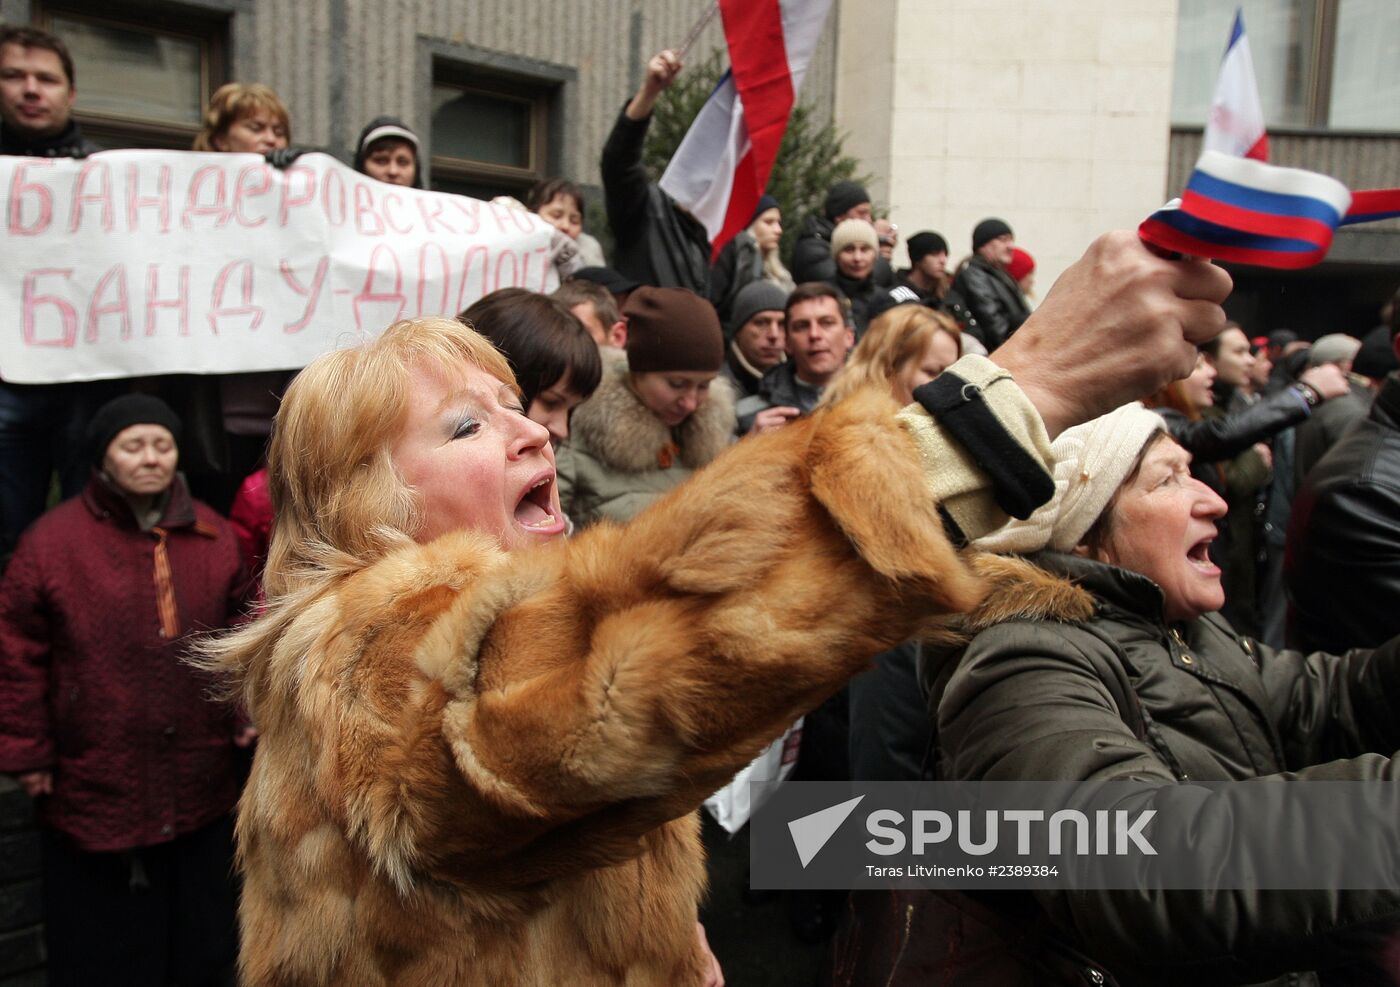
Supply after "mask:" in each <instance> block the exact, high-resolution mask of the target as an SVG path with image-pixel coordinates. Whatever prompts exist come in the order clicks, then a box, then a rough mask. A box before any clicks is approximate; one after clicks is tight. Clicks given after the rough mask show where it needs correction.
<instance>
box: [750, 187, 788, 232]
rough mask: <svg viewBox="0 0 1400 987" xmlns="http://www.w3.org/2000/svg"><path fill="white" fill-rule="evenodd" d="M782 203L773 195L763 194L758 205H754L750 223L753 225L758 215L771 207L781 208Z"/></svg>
mask: <svg viewBox="0 0 1400 987" xmlns="http://www.w3.org/2000/svg"><path fill="white" fill-rule="evenodd" d="M781 208H782V204H781V203H779V202H778V200H777V199H775V198H773V197H772V196H771V195H763V196H760V197H759V199H758V205H756V206H754V207H753V215H752V216H750V217H749V225H750V226H752V225H753V224H754V221H755V220H756V219H758V217H760V216H762V215H763V214H764V213H766V212H767V211H768V210H769V209H781Z"/></svg>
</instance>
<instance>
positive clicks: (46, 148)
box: [0, 120, 101, 158]
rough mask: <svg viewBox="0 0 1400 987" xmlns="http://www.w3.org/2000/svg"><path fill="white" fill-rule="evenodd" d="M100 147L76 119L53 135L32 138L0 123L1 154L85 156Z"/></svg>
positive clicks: (55, 156) (53, 156)
mask: <svg viewBox="0 0 1400 987" xmlns="http://www.w3.org/2000/svg"><path fill="white" fill-rule="evenodd" d="M99 150H101V148H99V147H98V146H97V145H96V144H94V143H93V142H92V141H90V140H88V139H87V138H86V137H84V136H83V131H82V128H81V127H79V126H78V123H77V121H76V120H69V121H68V126H66V127H64V128H63V129H62V130H60V131H59V132H58V133H57V134H54V135H53V136H52V137H39V138H31V137H29V136H27V135H25V134H22V133H20V132H19V131H17V130H15V129H14V128H12V127H5V126H3V125H0V154H12V155H15V156H17V157H27V158H85V157H87V156H88V155H89V154H96V153H97V152H98V151H99Z"/></svg>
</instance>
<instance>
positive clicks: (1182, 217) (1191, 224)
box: [1152, 209, 1318, 254]
mask: <svg viewBox="0 0 1400 987" xmlns="http://www.w3.org/2000/svg"><path fill="white" fill-rule="evenodd" d="M1152 218H1153V219H1155V220H1158V221H1159V222H1163V223H1166V224H1167V225H1168V226H1171V227H1174V228H1176V229H1178V230H1180V231H1181V232H1182V233H1185V234H1186V235H1187V236H1192V237H1195V238H1196V239H1197V240H1204V241H1206V242H1208V243H1218V244H1221V245H1227V246H1232V247H1249V248H1250V249H1252V250H1272V251H1274V252H1276V253H1281V254H1305V253H1307V252H1309V251H1311V250H1316V249H1318V245H1317V244H1315V243H1313V242H1311V241H1309V240H1295V239H1293V238H1291V237H1278V236H1261V235H1260V234H1258V233H1247V232H1245V231H1244V230H1236V229H1232V228H1231V227H1228V226H1221V225H1220V224H1219V223H1211V222H1207V221H1206V220H1204V219H1197V218H1196V217H1195V216H1192V215H1191V214H1190V213H1186V212H1183V211H1181V210H1180V209H1162V210H1159V211H1158V212H1156V213H1154V214H1153V216H1152Z"/></svg>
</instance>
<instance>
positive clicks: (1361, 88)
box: [1327, 0, 1400, 130]
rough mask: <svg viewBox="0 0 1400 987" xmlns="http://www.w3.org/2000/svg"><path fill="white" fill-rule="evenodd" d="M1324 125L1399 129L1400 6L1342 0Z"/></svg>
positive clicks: (1380, 0)
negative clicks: (1329, 97) (1329, 95)
mask: <svg viewBox="0 0 1400 987" xmlns="http://www.w3.org/2000/svg"><path fill="white" fill-rule="evenodd" d="M1332 64H1333V66H1334V68H1333V70H1332V92H1331V99H1330V101H1329V104H1328V108H1327V116H1328V120H1327V122H1328V124H1329V125H1330V126H1333V127H1341V128H1346V129H1349V130H1400V4H1397V3H1396V2H1395V0H1341V4H1340V6H1339V7H1338V10H1337V46H1336V56H1335V57H1334V58H1333V60H1332Z"/></svg>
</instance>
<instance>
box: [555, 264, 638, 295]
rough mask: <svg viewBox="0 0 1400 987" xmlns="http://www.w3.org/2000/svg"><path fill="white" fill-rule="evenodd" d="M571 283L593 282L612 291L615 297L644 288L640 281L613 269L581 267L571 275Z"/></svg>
mask: <svg viewBox="0 0 1400 987" xmlns="http://www.w3.org/2000/svg"><path fill="white" fill-rule="evenodd" d="M568 279H569V280H570V281H591V282H593V283H594V284H596V285H601V286H602V287H604V288H606V289H608V290H609V291H611V292H612V293H613V294H614V295H625V294H627V293H628V292H629V291H636V290H637V289H638V288H640V287H641V286H642V283H641V282H640V281H633V280H632V279H631V278H629V277H624V276H623V275H621V274H619V273H618V272H617V271H614V270H613V269H612V268H611V267H580V268H579V269H578V270H577V271H575V272H574V273H573V274H570V275H569V278H568Z"/></svg>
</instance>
